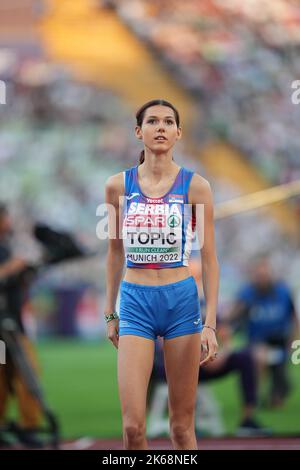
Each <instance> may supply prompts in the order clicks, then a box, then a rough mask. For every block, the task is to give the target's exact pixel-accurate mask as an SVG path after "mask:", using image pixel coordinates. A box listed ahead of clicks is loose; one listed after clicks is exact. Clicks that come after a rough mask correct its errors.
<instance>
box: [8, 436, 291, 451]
mask: <svg viewBox="0 0 300 470" xmlns="http://www.w3.org/2000/svg"><path fill="white" fill-rule="evenodd" d="M148 444H149V450H172V445H171V441H170V440H169V439H165V438H162V439H149V440H148ZM198 447H199V450H200V451H201V450H300V436H299V437H285V438H278V437H276V438H257V437H256V438H253V437H252V438H211V439H208V438H203V439H199V440H198ZM10 449H11V450H12V448H10ZM20 449H24V448H23V447H21V446H15V447H14V448H13V450H20ZM45 449H47V450H49V449H50V447H47V448H45ZM59 449H61V450H108V451H109V450H123V443H122V441H121V440H119V439H94V438H90V437H82V438H80V439H77V440H74V441H64V442H62V443H60V446H59ZM1 450H5V449H3V448H2V449H1Z"/></svg>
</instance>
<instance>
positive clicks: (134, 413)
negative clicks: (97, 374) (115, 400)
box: [118, 335, 154, 420]
mask: <svg viewBox="0 0 300 470" xmlns="http://www.w3.org/2000/svg"><path fill="white" fill-rule="evenodd" d="M153 359H154V341H153V340H152V339H148V338H144V337H142V336H136V335H123V336H120V337H119V345H118V385H119V395H120V401H121V409H122V415H123V417H124V418H126V419H128V420H130V419H133V420H141V419H142V418H143V417H144V415H145V413H146V397H147V389H148V385H149V379H150V375H151V372H152V368H153Z"/></svg>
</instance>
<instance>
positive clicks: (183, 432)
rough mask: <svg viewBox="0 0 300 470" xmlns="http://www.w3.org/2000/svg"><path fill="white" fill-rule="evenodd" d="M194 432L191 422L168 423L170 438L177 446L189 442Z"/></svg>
mask: <svg viewBox="0 0 300 470" xmlns="http://www.w3.org/2000/svg"><path fill="white" fill-rule="evenodd" d="M194 432H195V430H194V424H193V423H192V422H189V423H183V422H180V421H173V422H171V423H170V433H171V437H172V439H173V440H174V441H175V442H177V443H179V444H184V443H185V442H187V441H189V440H190V439H191V437H192V436H193V434H194Z"/></svg>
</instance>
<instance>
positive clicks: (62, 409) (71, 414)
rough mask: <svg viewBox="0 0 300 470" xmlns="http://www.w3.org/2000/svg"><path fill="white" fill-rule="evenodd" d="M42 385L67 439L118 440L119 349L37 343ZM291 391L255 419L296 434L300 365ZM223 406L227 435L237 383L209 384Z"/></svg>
mask: <svg viewBox="0 0 300 470" xmlns="http://www.w3.org/2000/svg"><path fill="white" fill-rule="evenodd" d="M37 349H38V355H39V360H40V364H41V368H42V384H43V388H44V390H45V392H46V398H47V402H48V403H49V405H51V408H53V410H55V411H56V413H57V415H58V417H59V420H60V423H61V426H62V434H63V436H64V437H66V438H71V437H78V436H83V435H84V436H97V437H100V438H101V437H102V438H111V437H119V438H120V437H121V414H120V405H119V397H118V388H117V351H116V349H114V347H113V346H112V345H111V344H110V343H109V342H108V341H107V340H103V341H100V342H99V343H95V342H81V341H78V340H67V341H66V340H56V341H49V340H48V341H40V342H39V343H38V344H37ZM291 377H292V382H293V385H294V387H293V392H292V394H291V395H290V397H289V399H288V401H287V402H286V404H285V406H284V407H283V408H281V409H280V410H275V411H274V410H258V413H257V417H258V418H259V419H260V420H261V421H262V422H263V423H264V424H265V425H267V426H270V427H271V428H272V429H273V430H274V432H275V433H278V434H282V435H285V434H295V433H298V434H300V366H298V367H297V366H292V365H291ZM210 386H211V387H212V389H213V391H214V393H215V396H216V397H217V398H218V399H219V401H220V403H221V409H222V414H223V417H224V422H225V426H226V430H227V432H228V433H229V434H230V433H234V431H235V428H236V426H237V424H238V422H239V409H240V407H239V403H240V401H239V393H238V379H237V377H236V376H234V375H232V376H230V377H228V378H225V379H219V380H217V381H216V382H215V383H214V384H210Z"/></svg>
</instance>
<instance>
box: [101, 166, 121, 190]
mask: <svg viewBox="0 0 300 470" xmlns="http://www.w3.org/2000/svg"><path fill="white" fill-rule="evenodd" d="M105 188H106V189H107V191H110V192H120V193H122V192H124V176H123V171H120V172H119V173H116V174H115V175H111V176H110V177H109V178H107V180H106V183H105Z"/></svg>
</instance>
